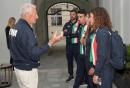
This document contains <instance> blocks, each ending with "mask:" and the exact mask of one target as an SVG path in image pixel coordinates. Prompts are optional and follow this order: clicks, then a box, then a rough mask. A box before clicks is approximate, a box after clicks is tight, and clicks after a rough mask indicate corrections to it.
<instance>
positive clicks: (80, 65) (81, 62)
mask: <svg viewBox="0 0 130 88" xmlns="http://www.w3.org/2000/svg"><path fill="white" fill-rule="evenodd" d="M87 76H88V75H87V71H86V67H85V55H79V56H78V60H77V72H76V78H75V82H74V85H73V88H79V86H80V85H81V84H82V83H83V82H87V78H88V77H87Z"/></svg>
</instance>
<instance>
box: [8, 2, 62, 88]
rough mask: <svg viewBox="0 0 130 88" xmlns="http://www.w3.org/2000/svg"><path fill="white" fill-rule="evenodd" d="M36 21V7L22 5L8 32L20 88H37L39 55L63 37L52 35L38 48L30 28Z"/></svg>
mask: <svg viewBox="0 0 130 88" xmlns="http://www.w3.org/2000/svg"><path fill="white" fill-rule="evenodd" d="M37 19H38V15H37V11H36V6H35V5H33V4H29V3H28V4H24V5H23V7H22V8H21V18H20V19H19V21H18V22H17V23H16V25H15V26H14V28H13V29H11V30H10V32H9V35H10V50H11V55H12V57H13V63H14V64H13V65H14V69H15V74H16V78H17V81H18V84H19V87H20V88H37V87H38V69H37V68H38V66H39V55H41V54H43V53H45V52H46V51H47V50H48V49H49V48H50V47H51V46H53V45H54V44H55V43H56V42H58V41H59V40H60V39H61V37H62V36H63V33H61V34H60V35H58V36H57V35H56V33H54V35H53V36H52V38H51V39H50V40H49V42H48V43H47V44H44V45H42V46H41V47H38V43H37V40H36V36H35V34H34V32H33V28H32V25H33V24H34V23H36V20H37Z"/></svg>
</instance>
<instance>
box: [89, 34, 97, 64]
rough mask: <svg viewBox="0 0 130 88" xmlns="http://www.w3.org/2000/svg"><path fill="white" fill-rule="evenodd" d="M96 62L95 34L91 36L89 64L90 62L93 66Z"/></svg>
mask: <svg viewBox="0 0 130 88" xmlns="http://www.w3.org/2000/svg"><path fill="white" fill-rule="evenodd" d="M96 60H97V42H96V34H93V35H92V40H91V48H90V62H92V63H93V65H96Z"/></svg>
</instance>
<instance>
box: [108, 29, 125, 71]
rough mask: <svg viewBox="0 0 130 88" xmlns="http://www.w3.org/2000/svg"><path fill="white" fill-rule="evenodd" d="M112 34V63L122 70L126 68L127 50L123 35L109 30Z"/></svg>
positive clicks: (114, 66)
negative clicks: (125, 49)
mask: <svg viewBox="0 0 130 88" xmlns="http://www.w3.org/2000/svg"><path fill="white" fill-rule="evenodd" d="M109 33H110V35H111V57H110V63H111V65H112V66H113V68H115V69H117V70H120V69H123V68H124V62H125V51H124V45H123V41H122V38H121V36H120V35H119V34H118V32H114V31H112V32H109Z"/></svg>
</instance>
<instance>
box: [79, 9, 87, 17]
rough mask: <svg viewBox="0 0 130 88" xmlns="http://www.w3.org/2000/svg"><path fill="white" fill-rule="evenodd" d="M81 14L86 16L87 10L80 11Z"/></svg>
mask: <svg viewBox="0 0 130 88" xmlns="http://www.w3.org/2000/svg"><path fill="white" fill-rule="evenodd" d="M78 13H79V14H84V15H85V16H86V10H85V9H80V10H79V11H78Z"/></svg>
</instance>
